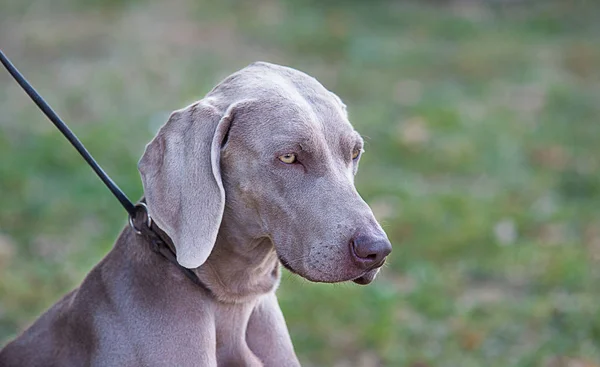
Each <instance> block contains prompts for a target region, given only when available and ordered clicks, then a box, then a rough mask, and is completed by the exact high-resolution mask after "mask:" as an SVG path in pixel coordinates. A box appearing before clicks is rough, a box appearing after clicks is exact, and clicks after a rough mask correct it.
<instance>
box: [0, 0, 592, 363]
mask: <svg viewBox="0 0 600 367" xmlns="http://www.w3.org/2000/svg"><path fill="white" fill-rule="evenodd" d="M599 19H600V4H598V2H596V1H592V0H590V1H587V2H585V1H550V0H547V1H526V0H523V1H518V0H511V1H508V0H495V1H492V0H489V1H412V2H409V1H384V0H380V1H357V0H355V1H316V0H313V1H311V0H304V1H292V0H289V1H274V0H261V1H246V2H244V1H208V0H205V1H193V0H171V1H168V2H167V1H158V0H156V1H145V0H137V1H118V0H88V1H76V0H56V1H52V2H50V1H42V0H34V1H32V0H0V47H2V49H3V50H4V51H5V52H6V53H7V55H8V56H9V57H10V58H11V59H12V60H13V62H15V63H16V65H17V66H18V67H19V68H20V69H21V71H22V72H23V73H24V74H25V76H26V77H27V78H29V80H30V81H31V82H32V83H33V85H34V86H35V87H36V88H37V89H38V91H39V92H40V93H41V94H42V95H43V96H45V98H46V99H47V100H48V102H49V103H50V104H51V105H52V106H53V107H54V108H55V109H56V110H57V111H58V112H59V114H60V115H61V116H62V117H63V118H64V119H65V121H67V123H68V124H69V125H70V126H71V128H72V129H73V130H74V131H75V133H76V134H77V135H78V136H79V137H80V139H81V140H82V141H83V142H84V143H85V145H86V146H87V147H88V149H89V150H90V151H91V152H92V154H93V155H94V156H95V158H96V159H97V160H98V161H99V162H100V164H101V165H102V166H103V167H104V169H105V170H106V171H107V172H108V173H109V174H110V175H111V176H112V177H113V179H114V180H115V181H116V182H117V183H118V184H119V185H121V186H122V188H123V189H124V190H125V191H126V192H127V194H128V195H129V196H130V197H131V198H133V199H137V198H139V197H140V196H141V194H142V190H141V184H140V178H139V175H138V172H137V168H136V164H137V160H138V159H139V157H140V156H141V153H142V151H143V148H144V145H145V144H146V143H147V142H148V141H149V140H150V139H151V138H152V137H153V135H154V134H155V132H156V131H157V129H158V127H159V126H160V125H161V124H163V123H164V122H165V121H166V118H167V116H168V114H169V113H170V112H171V111H172V110H174V109H178V108H181V107H183V106H186V105H187V104H189V103H190V102H192V101H194V100H197V99H200V98H201V97H202V96H203V95H204V94H205V93H207V92H208V91H209V90H210V89H211V88H212V86H213V85H215V84H216V83H218V82H219V81H220V80H221V79H222V78H223V77H225V76H227V75H228V74H230V73H232V72H234V71H236V70H238V69H240V68H242V67H244V66H246V65H247V64H249V63H251V62H253V61H255V60H264V61H271V62H275V63H281V64H285V65H289V66H292V67H294V68H297V69H300V70H303V71H305V72H307V73H309V74H311V75H313V76H315V77H316V78H318V79H319V80H320V81H321V82H322V83H323V84H324V85H325V86H326V87H328V88H329V89H330V90H332V91H334V92H335V93H337V94H338V95H339V96H340V97H341V98H342V99H343V100H344V101H345V102H346V104H347V105H348V108H349V114H350V120H351V122H352V123H353V124H354V126H355V127H356V128H357V129H358V130H359V131H360V132H361V133H362V134H363V135H364V137H365V139H366V141H367V145H366V154H365V155H364V157H363V161H362V163H361V169H360V171H359V174H358V176H357V186H358V189H359V191H360V192H361V194H362V195H363V196H364V198H365V199H366V200H367V201H368V202H369V203H370V204H371V206H372V207H373V209H374V212H375V213H376V215H377V217H378V218H379V219H380V220H381V221H382V222H383V224H384V228H385V229H386V231H387V233H388V235H389V236H390V238H391V239H392V243H393V245H394V248H395V250H394V253H393V254H392V257H391V259H390V261H389V262H388V265H387V267H386V268H385V269H384V270H383V271H382V273H381V275H380V277H379V278H378V279H377V281H376V282H375V283H373V284H372V285H370V286H368V287H360V286H357V285H354V284H339V285H323V284H312V283H309V282H308V281H305V280H302V279H300V278H298V277H296V276H292V275H290V274H289V273H285V274H284V279H283V284H282V285H281V287H280V289H279V291H278V294H279V299H280V302H281V306H282V308H283V311H284V313H285V315H286V319H287V322H288V326H289V329H290V332H291V334H292V339H293V340H294V343H295V346H296V350H297V352H298V354H299V356H300V359H301V361H302V363H303V365H305V366H336V367H346V366H363V367H372V366H410V367H417V366H418V367H429V366H431V367H434V366H435V367H437V366H439V367H442V366H448V367H450V366H463V367H468V366H502V367H504V366H543V367H560V366H569V367H573V366H587V367H592V366H599V365H600V173H599V169H600V158H599V156H600V142H599V139H600V121H599V118H600V21H599ZM125 224H126V214H125V212H124V210H123V209H122V208H121V207H120V205H119V203H118V202H117V200H116V199H115V198H113V197H112V195H111V194H110V193H109V192H108V191H107V189H106V188H105V187H104V186H103V185H102V184H101V182H100V181H99V180H98V179H97V178H96V176H95V175H94V174H93V172H92V171H91V169H90V168H89V167H88V166H87V165H86V164H85V163H84V162H83V160H82V159H81V158H80V157H79V156H78V155H77V154H76V152H75V151H74V149H73V148H72V147H71V146H70V145H69V144H68V143H67V142H66V140H64V138H63V137H62V136H61V135H60V134H59V133H58V131H57V130H56V129H55V128H54V127H53V126H52V125H51V124H50V122H49V121H47V120H46V118H45V117H43V116H42V114H41V113H40V111H39V110H38V109H37V108H36V107H35V106H34V105H33V104H32V102H31V101H30V100H29V98H28V97H26V96H25V94H24V93H23V92H22V91H21V90H20V88H19V87H18V86H17V85H16V83H14V82H13V81H12V79H11V78H10V77H9V76H8V74H7V73H6V72H4V70H0V345H3V344H5V343H6V342H7V341H8V340H9V339H10V338H12V337H14V336H15V335H16V333H18V332H19V331H20V330H23V328H25V327H26V326H27V325H29V324H30V323H31V322H32V321H33V320H34V319H35V318H36V317H37V315H39V314H40V313H41V312H42V311H43V310H45V309H46V308H47V307H48V306H50V305H51V304H53V303H54V302H55V301H57V300H58V299H59V298H60V297H61V296H62V294H63V293H65V292H66V291H68V290H70V289H71V288H73V287H75V286H76V285H77V284H79V282H80V281H81V280H82V279H83V277H84V276H85V274H86V273H87V272H88V271H89V270H90V269H91V268H92V266H93V265H94V264H96V263H97V262H98V261H99V260H100V259H101V258H102V257H103V256H104V255H105V254H106V253H107V252H108V251H109V250H110V249H111V247H112V244H113V241H114V240H115V238H116V236H117V234H118V233H119V232H120V230H121V228H122V227H123V226H124V225H125Z"/></svg>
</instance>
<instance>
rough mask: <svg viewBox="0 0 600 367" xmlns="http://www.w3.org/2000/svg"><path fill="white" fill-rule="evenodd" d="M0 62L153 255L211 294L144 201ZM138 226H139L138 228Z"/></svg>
mask: <svg viewBox="0 0 600 367" xmlns="http://www.w3.org/2000/svg"><path fill="white" fill-rule="evenodd" d="M0 62H1V63H2V65H4V67H5V68H6V70H7V71H8V72H9V73H10V75H11V76H12V77H13V78H14V79H15V81H16V82H17V83H18V84H19V85H20V86H21V88H23V90H24V91H25V93H27V95H28V96H29V98H31V99H32V100H33V102H34V103H35V104H36V105H37V106H38V107H39V109H40V110H42V112H43V113H44V115H46V117H48V119H49V120H50V121H51V122H52V123H53V124H54V126H56V127H57V128H58V130H60V132H61V133H62V134H63V135H64V136H65V138H67V140H69V142H70V143H71V145H73V147H75V149H76V150H77V151H78V152H79V154H80V155H81V156H82V157H83V159H85V161H86V162H87V163H88V164H89V165H90V167H92V169H93V170H94V172H96V174H97V175H98V177H100V180H102V182H104V184H105V185H106V186H107V187H108V189H109V190H110V191H111V192H112V194H113V195H114V196H115V197H116V198H117V200H119V202H120V203H121V205H122V206H123V208H125V210H126V211H127V213H128V214H129V225H130V226H131V228H132V229H133V230H134V232H135V233H136V234H137V235H142V236H144V237H146V238H147V239H148V240H149V242H150V244H151V248H152V251H154V252H156V253H158V254H161V255H162V256H163V257H164V258H166V259H167V260H168V261H170V262H171V263H173V264H174V265H175V266H177V267H178V268H179V270H181V271H182V272H183V273H184V274H185V276H187V277H188V278H189V279H190V280H191V281H192V282H194V284H196V285H198V286H200V287H201V288H203V289H204V290H206V291H207V292H209V293H212V292H211V290H210V289H209V288H208V287H207V286H206V285H205V284H204V283H202V281H201V280H200V279H199V278H198V276H197V275H196V273H194V272H193V271H192V270H190V269H188V268H185V267H183V266H181V265H179V263H178V262H177V256H176V255H175V246H173V243H172V242H171V240H170V238H168V236H167V235H166V233H164V232H163V231H162V230H161V229H160V228H158V226H156V224H155V223H154V222H153V221H152V218H151V217H150V214H149V212H148V207H147V206H146V203H144V202H143V201H141V202H139V203H137V204H135V205H134V204H133V203H132V202H131V200H129V198H128V197H127V195H125V193H124V192H123V190H121V189H120V188H119V186H117V184H116V183H115V182H114V181H113V180H112V179H111V178H110V177H109V176H108V175H107V174H106V172H104V170H103V169H102V167H100V165H99V164H98V163H97V162H96V160H94V158H93V157H92V155H91V154H90V153H89V152H88V150H87V149H86V148H85V147H84V146H83V144H82V143H81V141H79V139H78V138H77V136H75V134H73V132H72V131H71V130H70V129H69V127H68V126H67V124H65V123H64V121H63V120H62V119H61V118H60V117H59V116H58V115H57V114H56V112H54V110H52V108H51V107H50V105H48V103H47V102H46V101H45V100H44V98H42V96H40V95H39V93H38V92H37V91H36V90H35V89H34V88H33V86H31V84H30V83H29V82H28V81H27V79H25V77H24V76H23V74H21V73H20V72H19V70H17V68H16V67H15V66H14V65H13V64H12V63H11V62H10V60H9V59H8V58H7V57H6V55H5V54H4V52H2V50H0ZM136 224H137V225H136Z"/></svg>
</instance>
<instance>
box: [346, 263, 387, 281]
mask: <svg viewBox="0 0 600 367" xmlns="http://www.w3.org/2000/svg"><path fill="white" fill-rule="evenodd" d="M383 264H385V259H383V260H381V261H380V262H378V263H377V264H375V266H373V267H372V268H371V269H369V270H368V271H366V272H365V273H363V274H362V275H361V276H359V277H357V278H354V279H352V281H353V282H354V283H356V284H360V285H367V284H369V283H371V282H372V281H373V280H374V279H375V276H376V275H377V272H378V271H379V269H380V268H381V267H382V266H383Z"/></svg>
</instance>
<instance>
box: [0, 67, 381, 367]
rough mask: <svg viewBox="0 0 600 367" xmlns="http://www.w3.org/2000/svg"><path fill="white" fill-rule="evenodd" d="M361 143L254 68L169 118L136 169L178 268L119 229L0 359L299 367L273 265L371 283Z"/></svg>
mask: <svg viewBox="0 0 600 367" xmlns="http://www.w3.org/2000/svg"><path fill="white" fill-rule="evenodd" d="M362 151H363V141H362V139H361V137H360V135H359V134H358V133H357V132H356V131H355V130H354V129H353V128H352V126H351V125H350V122H348V118H347V113H346V108H345V106H344V104H343V103H342V102H341V100H340V99H339V98H338V97H337V96H336V95H334V94H333V93H331V92H329V91H328V90H327V89H325V88H324V87H323V86H322V85H321V84H320V83H319V82H318V81H317V80H315V79H314V78H312V77H310V76H308V75H306V74H304V73H302V72H299V71H297V70H294V69H291V68H287V67H283V66H278V65H273V64H268V63H264V62H259V63H254V64H252V65H250V66H248V67H246V68H244V69H243V70H241V71H239V72H237V73H235V74H233V75H231V76H229V77H228V78H227V79H225V80H224V81H223V82H221V83H220V84H219V85H218V86H216V87H215V88H214V89H213V90H212V91H211V92H210V93H208V95H207V96H206V97H205V98H204V99H202V100H200V101H198V102H196V103H194V104H192V105H190V106H188V107H186V108H184V109H182V110H179V111H175V112H174V113H173V114H172V115H171V117H170V118H169V120H168V122H167V123H166V124H165V125H164V126H163V127H162V128H161V129H160V131H159V132H158V134H157V136H156V137H155V138H154V139H153V140H152V142H150V143H149V144H148V145H147V147H146V151H145V152H144V155H143V156H142V158H141V160H140V162H139V170H140V172H141V176H142V181H143V185H144V196H145V200H146V203H147V206H148V212H149V215H150V217H151V218H152V220H153V221H154V224H155V225H156V226H157V227H159V228H160V229H161V230H162V231H163V233H164V234H165V235H166V236H168V238H170V241H171V242H172V245H173V246H174V250H175V251H176V254H177V262H178V263H179V264H180V265H182V266H183V267H185V268H187V269H192V271H193V273H194V274H195V275H196V276H197V278H198V279H199V280H200V281H201V283H202V284H203V285H204V286H202V287H201V286H198V284H195V283H194V282H192V281H190V279H189V277H187V276H186V275H185V272H183V271H182V269H183V268H178V266H177V265H176V263H175V264H173V263H171V262H169V261H167V260H166V259H165V258H164V257H161V256H157V254H156V253H155V252H153V251H152V250H150V248H149V247H150V245H149V241H148V239H147V238H146V237H144V236H140V235H138V234H136V231H135V230H134V229H132V228H130V227H126V228H125V229H124V230H123V231H122V232H121V234H120V236H119V238H118V240H117V242H116V244H115V246H114V248H113V249H112V250H111V251H110V253H109V254H108V255H107V256H106V257H105V258H104V259H103V260H102V261H101V262H100V263H99V264H98V265H97V266H96V267H95V268H94V269H92V271H91V272H90V273H89V274H88V276H87V277H86V278H85V279H84V281H83V283H82V284H81V286H80V287H79V288H77V289H75V290H74V291H72V292H71V293H69V294H67V295H66V296H65V297H64V298H63V299H62V300H60V301H59V302H58V303H57V304H55V305H54V306H53V307H52V308H50V309H49V310H48V311H47V312H46V313H45V314H43V315H42V316H41V317H40V318H39V319H38V320H37V321H36V322H35V323H34V324H33V325H32V326H31V327H30V328H29V329H27V330H26V331H24V332H23V333H22V334H21V335H20V336H19V337H18V338H17V339H16V340H14V341H12V342H11V343H9V344H8V345H7V346H6V347H5V348H4V349H3V350H2V351H1V352H0V366H2V367H8V366H27V367H36V366H44V367H47V366H103V367H104V366H115V367H117V366H118V367H122V366H277V367H281V366H299V362H298V358H297V357H296V355H295V353H294V348H293V346H292V342H291V340H290V336H289V334H288V330H287V327H286V324H285V320H284V318H283V315H282V313H281V310H280V308H279V305H278V303H277V299H276V297H275V290H276V288H277V286H278V284H279V279H280V264H283V266H285V267H286V268H287V269H289V270H290V271H291V272H293V273H296V274H299V275H300V276H302V277H304V278H306V279H309V280H311V281H315V282H326V283H335V282H343V281H350V280H351V281H354V282H355V283H358V284H368V283H370V282H371V281H373V279H374V278H375V275H376V274H377V272H378V271H379V268H380V267H381V266H382V265H383V263H384V261H385V258H386V256H387V255H388V254H389V253H390V252H391V245H390V242H389V241H388V239H387V236H386V234H385V233H384V231H383V230H382V228H381V226H380V225H379V224H378V223H377V221H376V220H375V218H374V216H373V213H372V212H371V210H370V208H369V207H368V206H367V204H366V203H365V202H364V201H363V199H362V198H361V197H360V196H359V194H358V192H357V191H356V189H355V187H354V174H355V173H356V170H357V168H358V161H359V159H360V156H361V153H362Z"/></svg>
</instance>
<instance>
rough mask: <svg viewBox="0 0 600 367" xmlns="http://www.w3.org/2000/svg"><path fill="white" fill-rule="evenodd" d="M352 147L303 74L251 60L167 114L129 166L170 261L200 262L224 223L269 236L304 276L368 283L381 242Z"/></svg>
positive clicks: (338, 118) (340, 110) (349, 131)
mask: <svg viewBox="0 0 600 367" xmlns="http://www.w3.org/2000/svg"><path fill="white" fill-rule="evenodd" d="M362 152H363V141H362V138H361V137H360V135H359V134H358V133H357V132H356V131H355V130H354V129H353V128H352V125H351V124H350V123H349V122H348V118H347V114H346V108H345V106H344V104H343V103H342V102H341V100H340V99H339V98H338V97H337V96H335V95H334V94H333V93H331V92H329V91H328V90H327V89H325V88H324V87H323V86H322V85H321V84H320V83H319V82H318V81H316V80H315V79H314V78H312V77H310V76H308V75H306V74H304V73H302V72H299V71H297V70H294V69H290V68H286V67H282V66H277V65H272V64H268V63H255V64H252V65H250V66H248V67H247V68H245V69H243V70H241V71H239V72H237V73H235V74H233V75H231V76H230V77H228V78H227V79H225V80H224V81H223V82H222V83H220V84H219V85H218V86H217V87H215V88H214V89H213V90H212V91H211V92H210V93H209V94H208V95H207V96H206V97H205V98H204V99H203V100H201V101H199V102H197V103H194V104H192V105H191V106H188V107H187V108H185V109H183V110H179V111H176V112H174V113H173V114H172V115H171V117H170V118H169V121H168V122H167V123H166V124H165V125H164V126H163V127H162V128H161V130H160V131H159V133H158V134H157V136H156V137H155V138H154V140H153V141H152V142H151V143H150V144H148V146H147V147H146V152H145V153H144V156H143V157H142V159H141V160H140V164H139V169H140V172H141V174H142V180H143V183H144V192H145V196H146V200H147V203H148V208H149V211H150V215H151V216H152V217H153V219H154V220H155V221H156V223H157V224H158V225H159V226H160V227H161V228H162V229H163V230H164V231H165V232H166V233H167V234H168V235H169V236H170V237H171V238H172V240H173V243H174V244H175V247H176V250H177V261H178V262H179V263H180V264H181V265H183V266H185V267H188V268H196V267H198V266H200V265H202V264H203V263H204V262H205V261H206V259H207V258H208V256H209V255H210V253H211V251H212V248H213V246H214V244H215V241H216V239H217V235H218V233H219V228H220V227H222V225H225V224H226V223H225V222H228V226H229V227H231V226H234V227H236V228H237V229H238V231H237V233H239V234H240V235H242V236H245V237H247V238H248V239H253V238H261V237H268V238H270V239H271V241H272V243H273V245H274V246H275V249H276V252H277V255H278V256H279V258H280V260H281V262H282V263H283V264H284V266H286V267H287V268H288V269H290V270H291V271H293V272H295V273H297V274H299V275H301V276H303V277H305V278H307V279H309V280H312V281H319V282H340V281H346V280H353V281H355V282H356V283H359V284H367V283H370V282H371V281H372V280H373V279H374V277H375V275H376V274H377V272H378V270H379V268H380V267H381V265H383V262H384V261H385V258H386V256H387V255H388V254H389V253H390V252H391V245H390V242H389V241H388V239H387V237H386V234H385V232H384V231H383V230H382V228H381V226H380V225H379V224H378V223H377V221H376V220H375V218H374V216H373V213H372V212H371V210H370V208H369V207H368V205H367V204H366V203H365V202H364V201H363V200H362V198H361V197H360V195H359V194H358V192H357V191H356V189H355V187H354V175H355V174H356V170H357V169H358V162H359V160H360V156H361V154H362Z"/></svg>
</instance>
